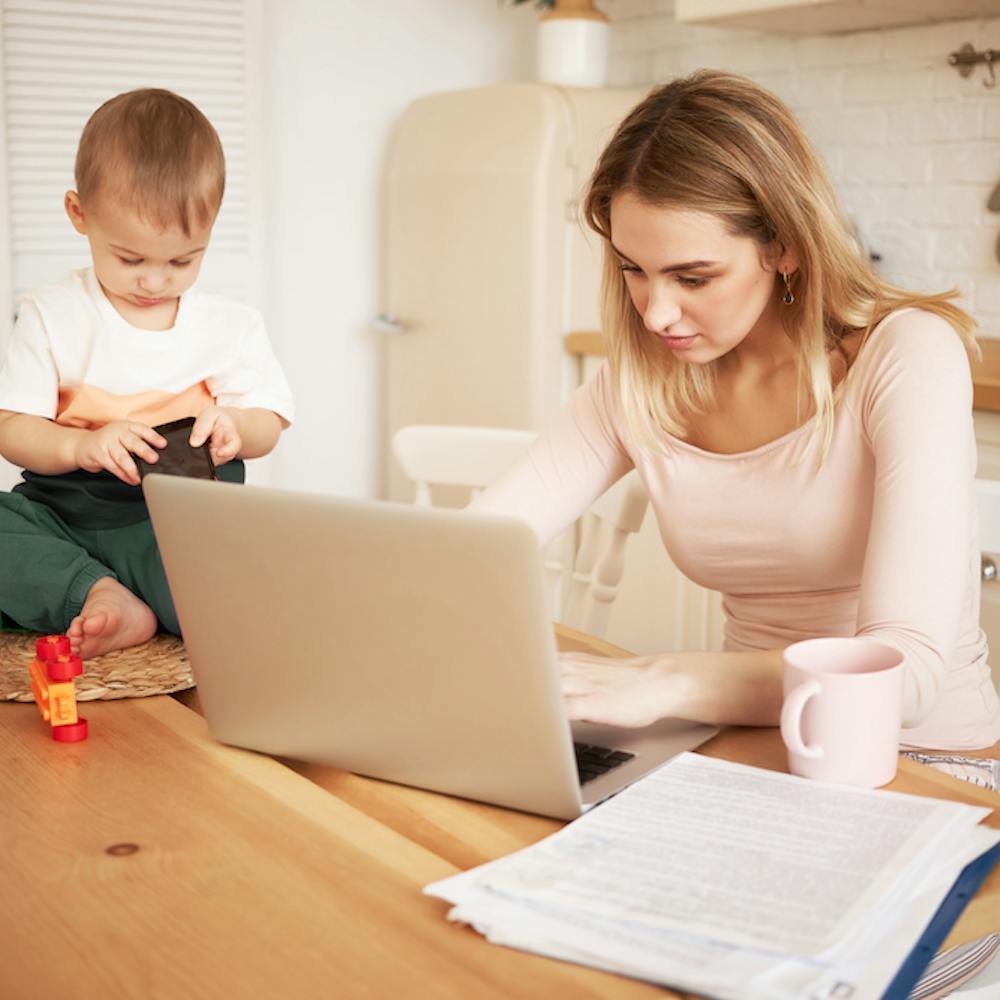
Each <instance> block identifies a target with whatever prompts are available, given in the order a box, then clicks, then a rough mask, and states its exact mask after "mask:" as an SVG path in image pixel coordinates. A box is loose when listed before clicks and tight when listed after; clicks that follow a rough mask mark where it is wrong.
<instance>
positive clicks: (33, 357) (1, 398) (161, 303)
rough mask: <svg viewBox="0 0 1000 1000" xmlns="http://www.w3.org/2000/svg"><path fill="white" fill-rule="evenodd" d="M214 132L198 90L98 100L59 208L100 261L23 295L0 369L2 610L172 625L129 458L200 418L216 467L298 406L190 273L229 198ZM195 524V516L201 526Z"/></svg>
mask: <svg viewBox="0 0 1000 1000" xmlns="http://www.w3.org/2000/svg"><path fill="white" fill-rule="evenodd" d="M224 186H225V161H224V158H223V153H222V145H221V143H220V141H219V137H218V135H217V133H216V131H215V129H214V128H213V127H212V125H211V124H210V123H209V121H208V120H207V119H206V118H205V116H204V115H203V114H202V113H201V112H200V111H199V110H198V109H197V108H196V107H195V106H194V105H193V104H192V103H191V102H190V101H187V100H185V99H184V98H182V97H179V96H178V95H176V94H173V93H170V92H169V91H166V90H135V91H131V92H130V93H127V94H120V95H119V96H118V97H115V98H113V99H111V100H110V101H108V102H106V103H105V104H103V105H102V106H101V107H100V108H98V110H97V111H96V112H95V113H94V114H93V115H92V116H91V118H90V120H89V121H88V122H87V124H86V126H85V128H84V130H83V134H82V135H81V138H80V145H79V149H78V151H77V157H76V190H75V191H69V192H67V194H66V198H65V208H66V213H67V215H68V216H69V219H70V222H71V223H72V224H73V227H74V228H75V229H76V231H77V232H79V233H81V234H83V235H84V236H86V237H87V240H88V242H89V244H90V253H91V259H92V265H91V266H90V267H87V268H84V269H82V270H79V271H74V272H72V273H70V274H68V275H66V276H65V277H63V278H61V279H60V280H58V281H56V282H54V283H53V284H51V285H46V286H44V287H42V288H39V289H36V290H35V291H33V292H31V293H30V294H28V295H27V296H26V297H25V298H24V300H23V302H22V303H21V308H20V312H19V315H18V318H17V322H16V324H15V326H14V330H13V333H12V336H11V341H10V346H9V350H8V352H7V357H6V360H5V361H4V364H3V367H2V369H0V454H2V455H3V456H4V458H6V459H7V460H8V461H10V462H12V463H14V464H15V465H17V466H19V467H22V468H23V469H24V472H23V475H22V481H21V482H19V483H18V484H17V485H16V486H15V487H14V489H13V491H12V492H11V493H0V566H2V571H0V612H2V613H3V614H4V615H5V616H6V617H8V618H10V619H13V620H14V621H16V622H18V623H20V624H21V625H23V626H24V627H27V628H32V629H38V630H40V631H43V632H66V633H67V634H68V635H69V637H70V640H71V644H72V647H73V651H74V652H75V653H78V654H79V655H81V656H83V657H91V656H97V655H100V654H102V653H106V652H109V651H111V650H115V649H122V648H125V647H127V646H131V645H135V644H138V643H141V642H144V641H146V640H147V639H149V638H150V637H151V636H152V635H153V634H154V633H155V632H156V630H157V627H158V624H159V626H161V627H162V628H164V629H166V630H167V631H170V632H174V633H177V634H179V632H180V629H179V627H178V623H177V617H176V613H175V611H174V606H173V601H172V600H171V597H170V591H169V590H168V588H167V583H166V578H165V576H164V572H163V566H162V563H161V561H160V556H159V552H158V550H157V547H156V541H155V539H154V537H153V531H152V528H151V526H150V522H149V516H148V512H147V510H146V505H145V502H144V500H143V496H142V489H141V487H140V486H139V474H138V469H137V467H136V461H135V458H136V457H139V458H141V459H143V460H145V461H147V462H150V463H155V462H156V460H157V456H158V449H159V448H162V447H164V446H165V445H166V441H165V439H164V438H163V437H161V436H160V435H159V434H158V433H157V432H156V431H155V430H154V429H153V428H154V427H155V426H157V425H161V424H164V423H167V422H169V421H173V420H177V419H180V418H183V417H193V418H195V423H194V426H193V428H192V431H191V437H190V443H191V444H192V445H193V446H196V447H197V446H199V445H202V444H204V443H205V442H208V444H209V446H210V448H211V451H212V456H213V459H214V460H215V462H216V465H217V467H218V469H217V474H218V476H219V478H220V479H225V480H229V481H238V482H242V480H243V473H244V469H243V462H242V459H246V458H255V457H258V456H260V455H266V454H268V452H270V451H271V450H272V449H273V448H274V446H275V444H276V443H277V440H278V437H279V435H280V434H281V431H282V430H283V429H284V428H286V427H287V426H288V425H289V422H290V421H291V419H292V416H293V412H292V399H291V393H290V391H289V388H288V383H287V381H286V379H285V376H284V374H283V372H282V370H281V367H280V366H279V364H278V362H277V360H276V359H275V357H274V355H273V353H272V351H271V347H270V345H269V343H268V338H267V334H266V332H265V329H264V325H263V323H262V321H261V318H260V315H259V314H258V313H257V312H256V311H255V310H253V309H251V308H248V307H247V306H245V305H242V304H240V303H237V302H233V301H229V300H227V299H224V298H222V297H219V296H216V295H209V294H206V293H203V292H200V291H199V290H197V289H196V288H195V287H194V285H195V281H196V279H197V277H198V273H199V271H200V269H201V265H202V262H203V261H204V258H205V253H206V252H207V249H208V244H209V239H210V237H211V234H212V226H213V224H214V222H215V218H216V215H217V213H218V211H219V206H220V204H221V202H222V195H223V189H224ZM193 530H195V529H194V527H193Z"/></svg>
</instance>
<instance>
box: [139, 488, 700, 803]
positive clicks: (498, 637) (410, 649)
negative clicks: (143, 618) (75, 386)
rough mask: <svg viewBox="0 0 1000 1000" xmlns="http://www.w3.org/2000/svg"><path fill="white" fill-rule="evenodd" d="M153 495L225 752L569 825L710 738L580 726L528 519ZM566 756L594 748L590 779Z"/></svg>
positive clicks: (273, 493) (668, 725)
mask: <svg viewBox="0 0 1000 1000" xmlns="http://www.w3.org/2000/svg"><path fill="white" fill-rule="evenodd" d="M143 485H144V488H145V493H146V499H147V501H148V504H149V509H150V512H151V515H152V521H153V527H154V530H155V532H156V538H157V541H158V543H159V546H160V551H161V553H162V555H163V562H164V565H165V567H166V572H167V579H168V581H169V583H170V589H171V592H172V593H173V596H174V601H175V604H176V607H177V613H178V617H179V619H180V623H181V628H182V630H183V633H184V641H185V644H186V646H187V650H188V656H189V658H190V661H191V667H192V669H193V671H194V677H195V681H196V683H197V685H198V692H199V695H200V698H201V704H202V709H203V711H204V713H205V719H206V721H207V723H208V726H209V729H210V730H211V732H212V734H213V735H214V736H215V737H216V738H217V739H219V740H221V741H223V742H225V743H231V744H234V745H236V746H240V747H248V748H250V749H253V750H260V751H263V752H264V753H268V754H275V755H278V756H283V757H292V758H298V759H301V760H306V761H312V762H315V763H321V764H329V765H333V766H335V767H338V768H342V769H344V770H348V771H353V772H355V773H357V774H364V775H370V776H371V777H375V778H382V779H385V780H388V781H394V782H400V783H402V784H405V785H414V786H417V787H419V788H428V789H433V790H435V791H439V792H446V793H448V794H449V795H458V796H462V797H465V798H469V799H477V800H480V801H483V802H492V803H496V804H497V805H502V806H509V807H511V808H514V809H521V810H524V811H526V812H533V813H541V814H543V815H547V816H555V817H559V818H561V819H571V818H573V817H575V816H578V815H579V814H580V813H581V812H583V811H584V810H585V809H587V808H588V807H589V806H591V805H593V804H594V803H596V802H599V801H600V800H602V799H604V798H607V797H608V796H609V795H612V794H613V793H614V792H616V791H618V790H620V789H621V788H623V787H624V786H625V785H627V784H629V783H631V782H633V781H635V780H636V779H637V778H639V777H641V776H642V775H643V774H645V773H646V772H648V771H650V770H651V769H653V768H655V767H657V766H658V765H660V764H662V763H663V762H664V761H666V760H668V759H670V758H671V757H672V756H674V755H675V754H677V753H679V752H680V751H682V750H689V749H692V748H693V747H696V746H698V745H699V744H701V743H703V742H704V741H705V740H707V739H708V738H709V737H711V736H712V735H714V733H715V732H716V730H714V729H712V728H711V727H709V726H701V725H696V724H692V723H687V722H680V721H676V720H665V721H662V722H659V723H657V724H655V725H653V726H650V727H647V728H645V729H638V730H636V729H612V728H609V727H605V726H595V725H577V724H576V723H574V724H573V725H572V727H571V726H570V724H569V722H568V721H567V719H566V712H565V708H564V705H563V698H562V694H561V691H560V681H559V669H558V663H557V654H556V645H555V637H554V631H553V625H552V622H551V620H550V618H549V607H548V600H547V596H546V583H545V579H544V575H543V571H542V562H541V555H540V552H539V549H538V543H537V540H536V538H535V535H534V534H533V532H532V531H531V530H530V529H529V528H528V527H527V526H526V525H524V524H522V523H520V522H518V521H514V520H508V519H506V518H501V517H496V516H494V515H486V514H476V513H473V512H470V511H456V510H443V509H428V508H418V507H411V506H405V505H401V504H390V503H381V502H373V501H361V500H349V499H341V498H331V497H326V496H318V495H313V494H306V493H294V492H289V491H285V490H276V489H264V488H261V487H253V486H235V485H230V484H227V483H218V482H208V481H204V480H196V479H184V478H180V477H175V476H164V475H151V476H147V477H146V478H145V480H144V482H143ZM571 729H572V733H571ZM574 742H575V743H576V744H581V745H583V746H584V747H591V748H597V749H596V750H586V749H585V750H584V751H583V754H584V757H585V761H584V763H583V764H582V765H581V767H582V768H583V770H582V771H578V766H577V758H576V754H575V748H574ZM588 761H589V762H588ZM581 776H582V779H583V780H581Z"/></svg>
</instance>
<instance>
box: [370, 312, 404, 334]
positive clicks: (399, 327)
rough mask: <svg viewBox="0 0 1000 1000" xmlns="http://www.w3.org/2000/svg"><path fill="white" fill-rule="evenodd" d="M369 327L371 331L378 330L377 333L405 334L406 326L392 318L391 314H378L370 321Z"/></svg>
mask: <svg viewBox="0 0 1000 1000" xmlns="http://www.w3.org/2000/svg"><path fill="white" fill-rule="evenodd" d="M371 327H372V329H373V330H378V332H379V333H405V332H406V324H405V323H404V322H403V321H402V320H400V319H398V318H397V317H395V316H393V315H392V313H387V312H380V313H379V314H378V315H377V316H376V317H375V318H374V319H373V320H372V321H371Z"/></svg>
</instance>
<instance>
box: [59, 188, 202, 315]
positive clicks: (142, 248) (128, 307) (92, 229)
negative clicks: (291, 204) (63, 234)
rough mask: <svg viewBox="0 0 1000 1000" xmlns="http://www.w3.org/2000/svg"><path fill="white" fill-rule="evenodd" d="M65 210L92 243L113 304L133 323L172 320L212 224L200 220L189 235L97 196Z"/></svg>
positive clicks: (96, 267)
mask: <svg viewBox="0 0 1000 1000" xmlns="http://www.w3.org/2000/svg"><path fill="white" fill-rule="evenodd" d="M67 210H68V211H69V215H70V219H71V221H72V222H73V225H74V226H75V227H76V229H77V231H78V232H81V233H83V234H84V235H85V236H86V237H87V239H88V241H89V242H90V252H91V256H92V258H93V261H94V271H95V273H96V275H97V279H98V281H100V283H101V286H102V287H103V288H104V293H105V295H107V297H108V299H109V301H110V302H111V304H112V305H113V306H114V307H115V309H117V310H118V312H119V313H121V315H122V316H123V317H124V318H125V319H126V320H128V321H129V322H130V323H132V324H133V325H134V326H138V327H140V328H145V329H150V330H162V329H166V328H168V327H170V326H172V325H173V321H174V317H175V316H176V314H177V303H178V300H179V299H180V297H181V295H183V294H184V293H185V292H186V291H187V290H188V289H189V288H190V287H191V286H192V285H193V284H194V282H195V279H196V278H197V277H198V272H199V271H200V270H201V262H202V260H203V259H204V256H205V249H206V247H207V246H208V241H209V238H210V237H211V235H212V227H211V225H208V226H201V225H198V224H197V223H196V224H195V225H194V226H193V227H192V230H191V235H190V236H186V235H185V234H184V231H183V230H182V229H181V228H180V227H179V226H173V227H170V228H167V229H162V228H161V227H160V226H159V225H156V224H155V223H151V222H148V221H147V220H145V219H143V218H141V217H140V216H139V215H138V214H137V213H136V212H135V211H134V210H131V209H126V208H121V207H118V206H116V205H114V204H113V203H110V204H106V203H104V202H102V201H100V200H99V201H98V203H97V204H96V205H92V206H91V205H88V206H85V207H84V208H82V209H81V210H80V211H79V214H78V216H77V215H76V213H74V211H73V207H72V206H71V205H70V203H69V196H67Z"/></svg>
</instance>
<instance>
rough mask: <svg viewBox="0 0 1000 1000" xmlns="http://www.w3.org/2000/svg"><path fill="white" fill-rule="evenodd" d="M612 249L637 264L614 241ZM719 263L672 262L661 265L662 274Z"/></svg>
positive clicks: (694, 269) (710, 261)
mask: <svg viewBox="0 0 1000 1000" xmlns="http://www.w3.org/2000/svg"><path fill="white" fill-rule="evenodd" d="M611 249H612V250H614V252H615V253H616V254H618V256H619V257H621V259H622V260H623V261H625V262H626V263H628V264H635V261H634V260H632V259H631V258H630V257H626V256H625V254H623V253H622V252H621V250H619V249H618V247H616V246H615V245H614V243H612V244H611ZM718 263H719V262H718V261H717V260H689V261H685V262H684V263H682V264H670V265H668V266H667V267H661V268H660V274H672V273H673V272H674V271H697V270H698V269H699V268H702V267H715V265H716V264H718Z"/></svg>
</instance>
